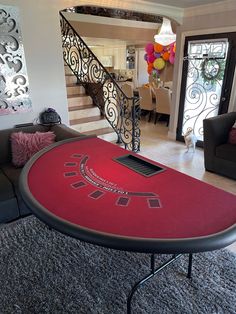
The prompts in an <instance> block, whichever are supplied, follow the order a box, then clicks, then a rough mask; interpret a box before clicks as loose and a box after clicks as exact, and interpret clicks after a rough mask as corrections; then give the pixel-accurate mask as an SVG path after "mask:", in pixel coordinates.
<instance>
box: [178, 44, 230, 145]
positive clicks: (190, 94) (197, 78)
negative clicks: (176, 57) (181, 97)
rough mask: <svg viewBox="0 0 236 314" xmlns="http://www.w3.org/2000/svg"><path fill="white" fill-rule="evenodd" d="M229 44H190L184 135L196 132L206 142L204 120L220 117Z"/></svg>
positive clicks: (186, 60)
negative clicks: (189, 131) (219, 111)
mask: <svg viewBox="0 0 236 314" xmlns="http://www.w3.org/2000/svg"><path fill="white" fill-rule="evenodd" d="M227 52H228V40H227V39H219V40H217V41H214V40H213V41H212V40H211V41H210V40H209V41H207V40H206V41H190V42H189V43H188V56H186V57H185V58H184V61H185V62H188V70H187V82H186V96H185V102H184V113H183V124H182V134H185V133H186V132H187V131H188V130H189V129H193V131H194V134H195V135H196V136H197V138H198V139H199V140H202V139H203V124H202V121H203V119H205V118H207V117H212V116H215V115H217V114H218V110H219V104H220V97H221V90H222V83H223V79H224V73H225V63H226V58H227Z"/></svg>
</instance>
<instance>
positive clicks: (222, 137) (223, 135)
mask: <svg viewBox="0 0 236 314" xmlns="http://www.w3.org/2000/svg"><path fill="white" fill-rule="evenodd" d="M235 121H236V112H230V113H225V114H222V115H219V116H216V117H213V118H208V119H205V120H203V131H204V162H205V169H206V170H208V171H211V172H215V173H218V174H220V175H223V176H227V177H229V178H232V179H236V145H234V144H229V143H228V136H229V132H230V130H231V128H232V126H233V125H234V123H235Z"/></svg>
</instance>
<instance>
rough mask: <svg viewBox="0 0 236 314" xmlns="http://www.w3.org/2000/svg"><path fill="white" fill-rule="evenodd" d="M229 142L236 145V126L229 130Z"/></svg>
mask: <svg viewBox="0 0 236 314" xmlns="http://www.w3.org/2000/svg"><path fill="white" fill-rule="evenodd" d="M228 143H229V144H233V145H236V128H232V129H231V130H230V131H229V137H228Z"/></svg>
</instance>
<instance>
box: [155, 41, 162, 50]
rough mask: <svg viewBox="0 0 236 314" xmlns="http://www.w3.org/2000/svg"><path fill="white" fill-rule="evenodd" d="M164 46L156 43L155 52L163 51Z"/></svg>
mask: <svg viewBox="0 0 236 314" xmlns="http://www.w3.org/2000/svg"><path fill="white" fill-rule="evenodd" d="M162 50H163V46H162V45H161V44H158V43H155V44H154V51H155V52H162Z"/></svg>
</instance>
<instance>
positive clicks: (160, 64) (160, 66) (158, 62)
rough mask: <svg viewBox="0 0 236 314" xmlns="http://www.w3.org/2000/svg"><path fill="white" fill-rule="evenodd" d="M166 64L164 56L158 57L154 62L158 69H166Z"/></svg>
mask: <svg viewBox="0 0 236 314" xmlns="http://www.w3.org/2000/svg"><path fill="white" fill-rule="evenodd" d="M165 65H166V62H165V60H163V59H162V58H157V59H156V60H155V61H154V62H153V67H154V68H155V69H157V70H162V69H164V67H165Z"/></svg>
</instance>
